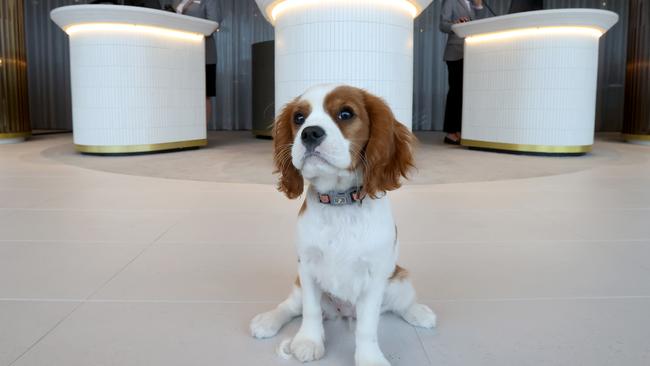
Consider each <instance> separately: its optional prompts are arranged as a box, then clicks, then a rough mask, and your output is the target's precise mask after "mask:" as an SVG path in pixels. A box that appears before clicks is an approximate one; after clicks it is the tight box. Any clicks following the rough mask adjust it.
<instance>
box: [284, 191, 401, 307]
mask: <svg viewBox="0 0 650 366" xmlns="http://www.w3.org/2000/svg"><path fill="white" fill-rule="evenodd" d="M395 234H396V233H395V223H394V220H393V216H392V213H391V209H390V202H389V200H388V198H387V197H383V198H380V199H375V200H373V199H370V198H369V197H367V198H366V199H364V201H363V203H362V204H361V205H358V204H353V205H348V206H329V205H324V204H322V203H320V202H318V201H317V200H316V198H315V195H311V194H308V198H307V210H306V211H305V212H304V214H303V215H302V216H301V217H300V218H299V220H298V226H297V249H298V256H299V258H300V261H301V263H302V264H303V265H304V266H305V268H307V269H308V271H309V272H310V273H311V275H312V276H313V277H314V278H315V279H316V282H317V283H318V285H319V286H320V287H321V289H322V290H323V291H324V292H326V293H329V294H331V295H333V296H335V297H337V298H339V299H341V300H344V301H348V302H350V303H353V304H354V303H355V302H356V300H357V298H358V297H359V294H361V293H362V292H363V290H364V289H365V288H366V287H367V285H368V283H369V280H370V279H371V278H379V277H384V278H386V279H388V277H389V276H390V275H391V273H392V271H393V270H394V268H395V261H396V259H397V255H398V248H397V244H396V240H395Z"/></svg>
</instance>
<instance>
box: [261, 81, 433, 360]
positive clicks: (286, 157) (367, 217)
mask: <svg viewBox="0 0 650 366" xmlns="http://www.w3.org/2000/svg"><path fill="white" fill-rule="evenodd" d="M310 127H313V128H311V129H309V130H307V131H305V130H306V129H308V128H310ZM315 128H316V129H315ZM318 128H320V129H318ZM315 131H316V132H315ZM314 133H316V138H315V137H314V136H315V135H314ZM274 137H275V139H274V147H275V159H274V160H275V165H276V167H277V170H278V172H279V173H280V181H279V185H278V187H279V190H280V191H282V192H284V193H285V194H286V195H287V196H288V197H289V198H291V199H293V198H297V197H299V196H300V195H301V194H302V193H303V189H304V188H303V185H304V180H303V178H304V179H306V180H307V181H308V182H309V183H310V185H309V187H308V189H307V192H306V197H305V201H304V204H303V206H302V209H301V210H300V213H299V218H298V224H297V233H296V234H297V235H296V236H297V251H298V257H299V265H298V267H299V268H298V272H299V279H298V280H296V283H295V285H294V287H293V290H292V292H291V294H290V295H289V297H288V298H287V299H286V300H285V301H283V302H282V303H281V304H280V305H278V307H277V308H275V309H274V310H271V311H269V312H266V313H263V314H259V315H257V316H256V317H255V318H254V319H253V320H252V322H251V325H250V328H251V332H252V334H253V336H255V337H257V338H267V337H272V336H274V335H275V334H277V332H278V331H279V330H280V329H281V328H282V326H283V325H284V324H286V323H287V322H289V321H290V320H291V319H293V318H294V317H297V316H300V315H302V325H301V327H300V330H299V331H298V333H297V334H296V335H295V337H294V338H293V339H292V340H291V343H290V346H289V347H288V349H289V353H290V354H291V355H293V357H295V358H296V359H298V360H299V361H302V362H308V361H313V360H317V359H320V358H322V357H323V356H324V354H325V346H324V340H325V336H324V331H323V318H324V317H325V318H335V317H338V316H352V317H356V332H355V338H356V351H355V362H356V365H357V366H370V365H377V366H378V365H390V363H389V362H388V361H387V360H386V358H385V357H384V355H383V353H382V352H381V350H380V348H379V344H378V342H377V325H378V322H379V317H380V314H381V313H382V312H386V311H392V312H394V313H396V314H397V315H399V316H401V317H402V318H403V319H404V320H406V321H407V322H408V323H410V324H412V325H415V326H419V327H425V328H431V327H434V326H435V324H436V316H435V314H434V313H433V312H432V311H431V309H429V308H428V307H427V306H425V305H422V304H418V303H416V298H415V290H414V289H413V286H412V285H411V282H410V280H409V278H408V275H407V272H406V270H404V269H402V268H401V267H399V266H397V264H396V261H397V257H398V248H399V243H398V240H397V228H396V226H395V223H394V220H393V216H392V212H391V208H390V203H389V200H388V197H387V196H386V192H387V191H390V190H394V189H396V188H399V187H400V179H401V178H402V177H406V174H407V172H408V171H409V169H410V168H412V167H413V155H412V154H413V152H412V144H413V143H414V141H415V138H414V136H413V135H412V134H411V132H410V131H409V130H408V129H407V128H405V127H404V126H403V125H402V124H400V123H399V122H398V121H396V120H395V117H394V116H393V113H392V112H391V110H390V108H389V107H388V106H387V105H386V103H385V102H384V101H383V100H381V99H380V98H378V97H376V96H374V95H371V94H370V93H368V92H366V91H364V90H361V89H357V88H354V87H350V86H344V85H319V86H315V87H313V88H311V89H309V90H307V91H306V92H305V93H304V94H303V95H301V96H300V97H298V98H296V99H295V100H293V101H292V102H291V103H289V104H287V105H286V106H285V108H284V110H283V111H282V113H281V114H280V116H279V117H278V118H277V120H276V122H275V128H274ZM351 187H363V189H362V192H363V193H364V194H365V195H366V196H365V198H364V199H363V201H362V202H361V203H355V204H351V205H345V206H333V205H327V204H323V203H321V202H320V201H319V198H318V193H323V192H331V191H336V192H344V191H346V190H348V189H350V188H351Z"/></svg>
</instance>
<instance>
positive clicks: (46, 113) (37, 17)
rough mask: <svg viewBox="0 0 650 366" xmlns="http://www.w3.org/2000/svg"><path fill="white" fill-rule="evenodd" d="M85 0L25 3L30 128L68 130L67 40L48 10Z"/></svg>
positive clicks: (68, 70)
mask: <svg viewBox="0 0 650 366" xmlns="http://www.w3.org/2000/svg"><path fill="white" fill-rule="evenodd" d="M84 3H86V1H85V0H77V1H75V0H25V44H26V48H27V74H28V80H29V105H30V108H29V109H30V116H31V119H32V128H34V129H71V128H72V105H71V102H70V100H71V99H70V98H71V97H70V58H69V53H68V37H67V36H66V34H65V33H64V32H63V31H62V30H61V29H60V28H59V27H58V26H57V25H56V24H54V23H53V22H52V21H50V10H52V9H54V8H58V7H59V6H64V5H72V4H84Z"/></svg>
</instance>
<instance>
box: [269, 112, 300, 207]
mask: <svg viewBox="0 0 650 366" xmlns="http://www.w3.org/2000/svg"><path fill="white" fill-rule="evenodd" d="M294 103H295V101H293V102H291V103H289V104H287V105H286V106H285V107H284V109H282V112H281V113H280V115H279V116H278V117H277V118H276V120H275V123H274V125H273V148H274V150H275V152H274V155H273V162H274V163H275V169H276V170H275V172H276V173H280V179H279V181H278V191H280V192H284V194H285V195H287V197H289V198H290V199H294V198H297V197H299V196H300V195H301V194H302V192H303V190H304V180H303V178H302V175H301V174H300V172H299V171H298V169H296V167H294V166H293V163H292V162H291V146H292V145H293V129H292V126H291V125H292V123H293V122H292V121H293V115H292V113H293V107H294Z"/></svg>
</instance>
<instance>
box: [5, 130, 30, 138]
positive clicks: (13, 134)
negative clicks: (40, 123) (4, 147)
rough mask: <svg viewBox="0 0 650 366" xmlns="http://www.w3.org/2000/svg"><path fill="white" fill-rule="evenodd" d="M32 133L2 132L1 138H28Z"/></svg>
mask: <svg viewBox="0 0 650 366" xmlns="http://www.w3.org/2000/svg"><path fill="white" fill-rule="evenodd" d="M31 135H32V133H31V131H30V132H9V133H0V139H3V140H4V139H7V140H9V139H19V138H21V137H24V138H27V137H30V136H31Z"/></svg>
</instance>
